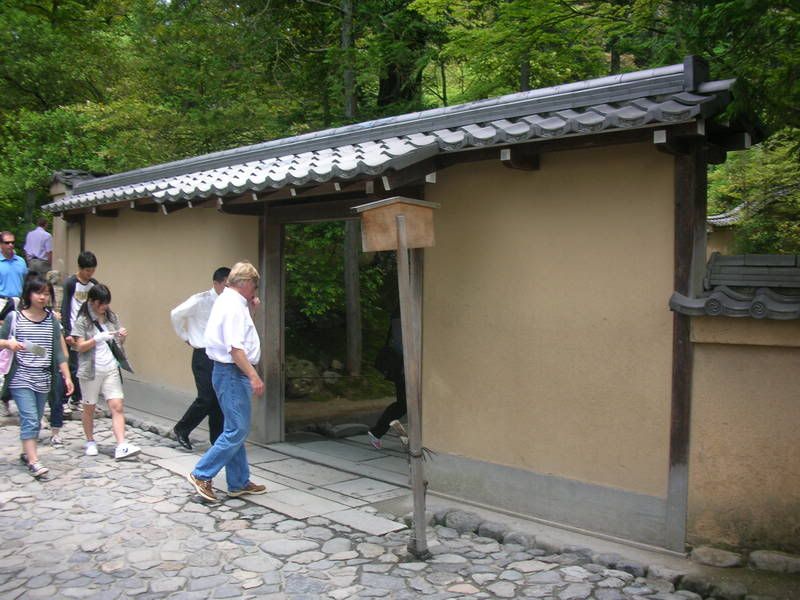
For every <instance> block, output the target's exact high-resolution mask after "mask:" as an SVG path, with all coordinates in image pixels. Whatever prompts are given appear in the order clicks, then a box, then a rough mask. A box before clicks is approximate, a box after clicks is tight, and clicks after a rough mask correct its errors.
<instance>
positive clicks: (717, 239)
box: [706, 227, 733, 258]
mask: <svg viewBox="0 0 800 600" xmlns="http://www.w3.org/2000/svg"><path fill="white" fill-rule="evenodd" d="M707 240H708V241H707V243H706V258H711V255H712V254H713V253H714V252H719V253H720V254H731V248H733V228H731V227H724V228H718V229H714V231H710V232H709V233H708V238H707Z"/></svg>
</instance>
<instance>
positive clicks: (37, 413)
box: [11, 388, 48, 440]
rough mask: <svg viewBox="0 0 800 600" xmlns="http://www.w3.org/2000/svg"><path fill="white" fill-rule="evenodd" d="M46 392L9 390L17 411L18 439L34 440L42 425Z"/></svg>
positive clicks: (23, 389)
mask: <svg viewBox="0 0 800 600" xmlns="http://www.w3.org/2000/svg"><path fill="white" fill-rule="evenodd" d="M47 396H48V394H47V392H34V391H33V390H31V389H28V388H11V397H12V398H14V402H16V403H17V410H18V411H19V439H21V440H35V439H37V438H38V437H39V428H40V427H41V425H42V415H43V414H44V405H45V403H46V402H47Z"/></svg>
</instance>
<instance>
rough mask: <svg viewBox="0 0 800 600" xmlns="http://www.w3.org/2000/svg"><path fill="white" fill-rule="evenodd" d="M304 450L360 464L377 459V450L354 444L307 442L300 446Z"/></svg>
mask: <svg viewBox="0 0 800 600" xmlns="http://www.w3.org/2000/svg"><path fill="white" fill-rule="evenodd" d="M300 446H301V447H302V448H303V449H304V450H310V451H312V452H317V453H319V454H322V455H324V456H327V457H332V458H340V459H342V460H350V461H353V462H360V461H362V460H370V459H373V458H375V450H374V449H372V447H371V446H370V447H368V448H367V447H363V446H356V445H354V444H352V445H351V444H347V443H342V442H334V441H324V442H305V443H303V444H300Z"/></svg>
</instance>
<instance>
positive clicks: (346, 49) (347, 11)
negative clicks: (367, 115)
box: [342, 0, 356, 120]
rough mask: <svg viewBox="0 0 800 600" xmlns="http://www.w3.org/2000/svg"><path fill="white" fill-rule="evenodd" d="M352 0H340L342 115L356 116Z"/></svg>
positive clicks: (346, 116)
mask: <svg viewBox="0 0 800 600" xmlns="http://www.w3.org/2000/svg"><path fill="white" fill-rule="evenodd" d="M352 46H353V0H342V55H343V57H344V73H343V84H344V116H345V118H346V119H348V120H351V119H355V117H356V85H355V81H356V77H355V70H354V69H353V53H352V51H351V48H352Z"/></svg>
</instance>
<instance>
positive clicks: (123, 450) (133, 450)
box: [114, 442, 142, 460]
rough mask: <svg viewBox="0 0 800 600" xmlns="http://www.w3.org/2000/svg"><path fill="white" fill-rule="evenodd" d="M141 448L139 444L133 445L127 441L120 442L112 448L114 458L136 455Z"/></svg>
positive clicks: (122, 458) (120, 458) (121, 458)
mask: <svg viewBox="0 0 800 600" xmlns="http://www.w3.org/2000/svg"><path fill="white" fill-rule="evenodd" d="M141 451H142V449H141V448H139V446H134V445H133V444H129V443H128V442H122V443H121V444H119V445H118V446H117V449H116V450H114V458H115V459H116V460H124V459H126V458H131V457H132V456H136V455H137V454H139V452H141Z"/></svg>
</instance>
